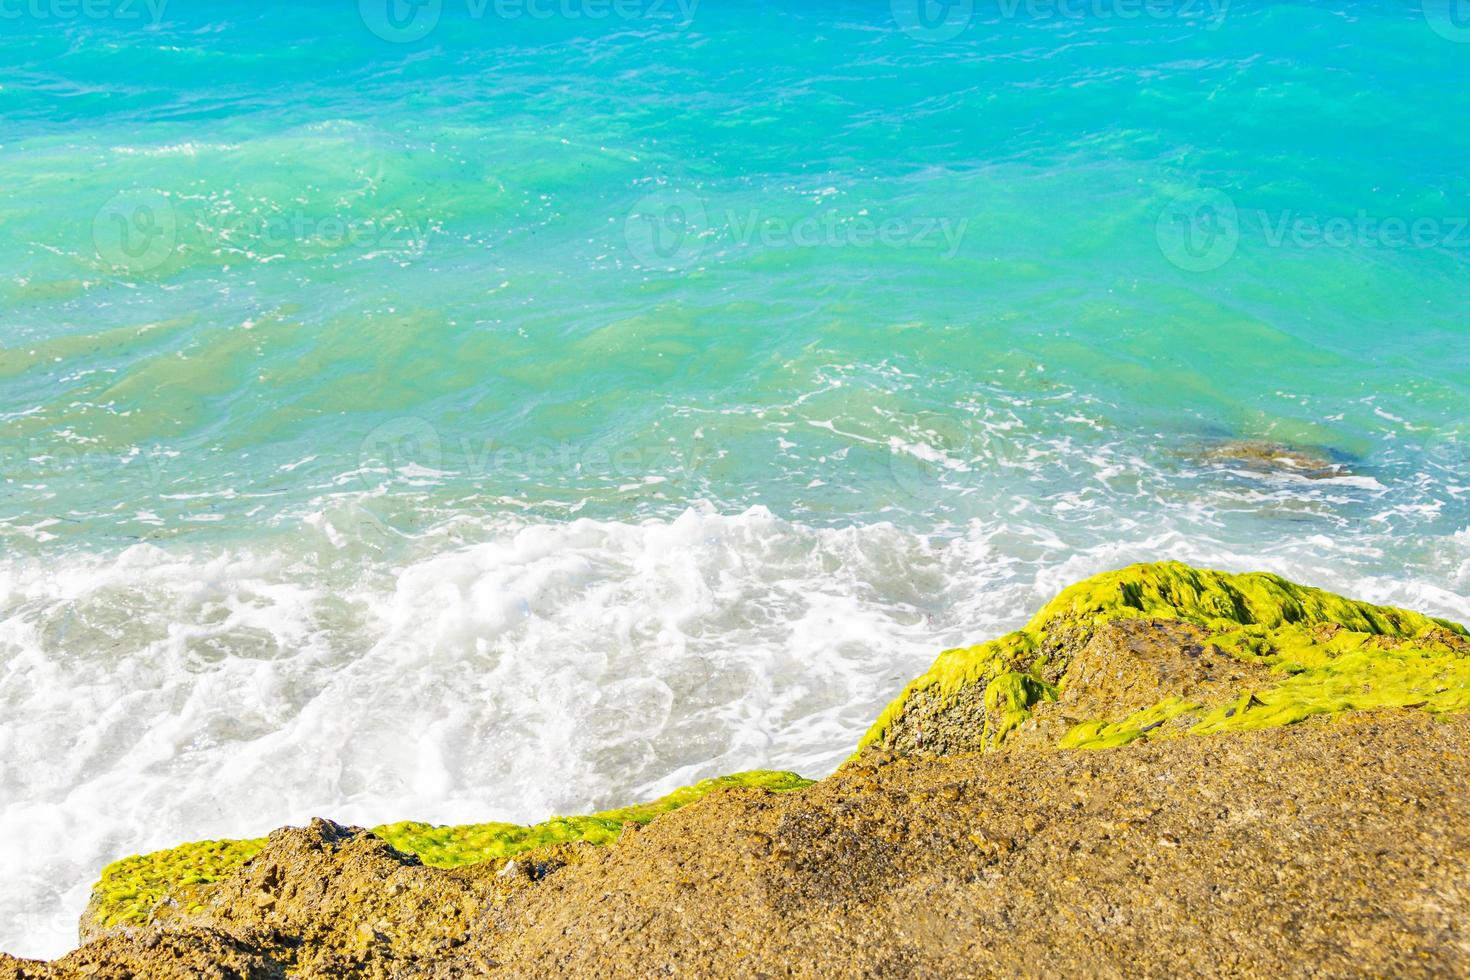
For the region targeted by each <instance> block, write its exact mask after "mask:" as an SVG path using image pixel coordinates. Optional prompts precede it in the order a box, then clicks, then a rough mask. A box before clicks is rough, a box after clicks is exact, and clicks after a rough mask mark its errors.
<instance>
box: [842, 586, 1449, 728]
mask: <svg viewBox="0 0 1470 980" xmlns="http://www.w3.org/2000/svg"><path fill="white" fill-rule="evenodd" d="M1386 708H1398V709H1417V710H1425V711H1431V712H1440V713H1444V712H1452V711H1464V710H1466V709H1470V634H1467V632H1466V630H1465V628H1464V627H1463V626H1460V625H1458V624H1455V623H1452V622H1449V621H1448V620H1444V619H1437V618H1434V617H1431V616H1424V615H1421V614H1419V613H1414V612H1409V611H1407V610H1403V609H1395V608H1392V607H1389V606H1377V605H1373V604H1371V603H1366V602H1359V601H1355V600H1352V599H1345V598H1343V597H1342V596H1338V595H1334V594H1333V593H1330V592H1325V591H1323V590H1321V589H1313V588H1308V587H1306V586H1301V585H1297V584H1295V583H1292V582H1289V581H1287V580H1286V579H1283V578H1281V577H1279V576H1276V575H1268V574H1262V573H1251V574H1241V575H1235V574H1229V573H1226V572H1217V571H1204V570H1200V569H1195V568H1191V567H1189V566H1188V565H1183V564H1180V563H1178V562H1165V563H1159V564H1147V565H1134V566H1132V567H1129V568H1125V569H1122V570H1120V571H1116V572H1108V573H1106V574H1103V575H1098V576H1096V577H1094V578H1091V579H1088V580H1086V581H1084V582H1081V583H1078V584H1077V585H1074V586H1072V587H1070V588H1068V589H1066V590H1065V591H1063V592H1062V593H1061V594H1060V595H1058V596H1057V597H1056V598H1055V599H1053V600H1052V601H1051V602H1050V603H1048V604H1047V605H1046V606H1045V607H1044V608H1043V609H1042V610H1041V611H1040V612H1039V613H1037V614H1036V616H1035V617H1034V618H1033V619H1032V620H1031V621H1030V622H1029V623H1027V624H1026V626H1025V627H1023V628H1022V629H1020V630H1017V631H1016V632H1014V633H1010V634H1007V635H1006V636H1003V637H1000V638H999V639H996V640H992V641H990V642H988V643H982V644H980V645H978V646H973V647H964V648H960V649H955V650H948V651H945V652H944V653H942V654H941V655H940V656H939V659H938V660H936V661H935V663H934V665H933V666H932V667H931V668H930V669H929V670H928V671H927V672H926V673H924V674H923V675H922V676H920V677H918V678H916V679H915V680H914V681H913V682H912V683H910V684H909V685H908V687H907V688H905V689H904V691H903V693H902V694H900V695H899V697H898V698H897V699H896V700H895V701H893V703H892V704H890V705H889V706H888V707H887V708H886V709H885V710H884V712H883V713H882V715H881V716H880V717H879V718H878V720H877V722H875V723H874V725H873V726H872V728H871V729H869V731H868V733H867V734H866V735H865V736H864V737H863V739H862V742H861V743H860V746H859V748H860V750H861V749H863V748H867V747H869V746H876V747H882V748H886V749H890V750H894V751H899V752H928V753H941V754H942V753H947V752H962V751H986V750H995V749H999V748H1040V747H1060V748H1103V747H1116V746H1120V745H1125V744H1127V743H1128V742H1131V741H1134V740H1136V739H1140V738H1166V737H1172V736H1178V735H1184V734H1196V735H1204V734H1212V733H1216V732H1226V731H1245V730H1251V729H1258V728H1270V727H1274V726H1278V725H1286V724H1291V723H1293V722H1297V721H1302V720H1304V719H1307V718H1313V717H1334V716H1337V715H1341V714H1343V713H1346V712H1350V711H1364V710H1375V709H1386Z"/></svg>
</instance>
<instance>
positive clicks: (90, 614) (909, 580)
mask: <svg viewBox="0 0 1470 980" xmlns="http://www.w3.org/2000/svg"><path fill="white" fill-rule="evenodd" d="M359 503H360V502H358V501H353V500H350V499H344V500H337V501H332V502H331V503H330V504H329V505H328V506H327V507H326V508H325V509H323V510H322V511H319V512H318V513H316V514H314V515H313V516H312V519H311V520H309V521H307V522H304V523H303V524H301V525H300V526H299V527H298V528H296V530H295V533H293V534H292V535H291V536H290V537H289V538H282V539H264V540H261V541H257V543H256V545H257V546H256V550H248V551H247V550H230V551H223V552H217V553H205V552H201V551H184V550H180V549H178V548H175V549H173V550H164V549H161V548H158V547H154V546H151V545H138V546H135V547H133V548H131V549H129V550H127V551H125V552H123V553H121V554H119V555H116V556H112V557H102V556H97V555H93V556H84V555H77V556H74V557H72V558H69V559H66V560H61V561H51V562H48V563H45V564H41V563H36V562H27V561H17V560H13V561H9V562H6V563H3V564H0V609H3V610H4V619H3V621H0V656H3V670H0V863H3V866H4V867H5V868H6V869H7V873H8V874H9V875H10V876H11V883H10V884H9V885H8V887H7V888H5V889H4V890H3V892H0V948H3V949H6V950H7V951H10V952H14V953H20V954H29V955H38V956H51V955H56V954H58V953H60V952H62V951H64V950H66V949H67V948H69V947H70V946H71V945H72V944H73V943H74V937H75V923H76V919H77V916H78V914H79V913H80V911H81V909H82V907H83V905H84V904H85V901H86V898H87V891H88V886H89V884H90V883H91V882H92V881H93V880H95V878H96V875H97V872H98V870H99V869H100V868H101V867H102V865H103V864H105V863H106V862H107V861H109V860H112V859H113V858H116V857H119V856H122V855H125V854H130V853H134V852H139V851H146V850H150V849H155V848H160V847H166V846H169V845H171V844H174V843H178V842H180V841H184V840H190V839H201V838H213V837H237V836H254V835H258V834H260V833H262V832H264V831H266V830H269V829H271V828H273V827H275V826H278V825H281V824H284V823H300V822H302V821H304V820H306V819H308V818H310V817H311V816H314V815H328V816H331V817H334V818H336V819H339V820H346V821H352V822H357V823H361V824H368V825H371V824H375V823H379V822H386V821H391V820H397V819H406V818H415V819H425V820H430V821H436V822H462V821H479V820H490V819H512V820H520V821H530V820H537V819H541V818H544V817H546V816H548V815H550V814H552V813H566V812H577V811H584V810H587V809H588V808H592V807H599V806H604V805H612V804H616V803H619V802H627V801H631V800H634V799H638V798H644V797H650V796H653V795H655V794H658V793H660V792H662V791H665V790H668V789H670V788H673V787H675V786H677V785H681V784H684V783H687V782H690V781H693V780H695V779H698V778H702V777H706V776H712V775H717V774H720V773H725V772H731V771H735V770H739V769H746V768H754V767H773V768H791V769H796V770H799V771H801V772H804V773H807V774H810V775H822V774H825V773H826V772H828V771H830V770H831V769H832V768H833V767H834V766H835V765H836V764H837V763H838V762H839V761H840V759H841V758H842V757H843V756H844V755H845V754H846V753H847V752H849V751H850V750H851V748H852V746H853V744H854V743H855V742H856V740H857V738H858V737H859V735H860V734H861V733H862V731H863V730H864V729H865V728H866V726H867V725H868V723H869V722H870V721H871V720H872V718H873V717H874V716H875V715H876V713H877V712H878V710H879V709H880V708H881V706H882V705H883V704H884V703H885V702H886V701H887V700H888V699H889V698H890V697H891V696H892V695H893V694H894V693H895V692H896V691H897V690H898V689H899V688H900V687H901V686H902V684H903V683H904V682H905V680H906V679H908V678H909V677H911V676H912V675H914V674H915V673H917V672H919V671H920V670H922V669H923V668H924V667H925V666H926V665H927V664H928V663H929V662H930V661H931V660H932V658H933V656H934V654H935V653H936V652H937V651H938V650H940V649H942V648H945V647H948V646H953V645H957V644H959V643H962V642H973V641H976V640H979V639H983V638H986V637H990V636H993V635H996V634H998V633H1000V632H1002V631H1003V630H1005V629H1009V628H1012V627H1014V626H1016V625H1019V624H1020V623H1021V622H1023V621H1024V620H1025V619H1026V618H1027V617H1028V616H1029V615H1030V613H1031V612H1032V611H1034V609H1035V608H1036V607H1037V606H1038V605H1039V604H1040V603H1042V602H1043V601H1045V599H1046V598H1048V597H1049V596H1050V595H1052V594H1053V593H1055V592H1056V591H1057V590H1058V589H1060V588H1062V587H1064V586H1065V585H1067V584H1068V583H1070V582H1072V581H1075V580H1077V579H1080V578H1083V577H1085V576H1087V575H1089V574H1092V573H1094V572H1097V571H1099V570H1102V569H1105V568H1111V567H1116V566H1119V565H1124V564H1127V563H1129V562H1132V561H1138V560H1145V559H1153V558H1158V557H1163V556H1172V557H1179V558H1184V559H1188V560H1193V561H1196V562H1200V563H1204V564H1213V565H1219V566H1223V567H1229V568H1247V567H1264V568H1267V569H1271V570H1274V571H1279V572H1282V573H1284V574H1287V575H1291V576H1293V577H1296V578H1299V579H1303V580H1307V581H1313V582H1319V583H1321V584H1324V585H1328V586H1331V587H1334V588H1338V589H1341V590H1343V591H1348V592H1353V593H1356V594H1361V595H1363V596H1366V597H1368V598H1373V599H1379V600H1384V601H1392V602H1396V603H1399V604H1403V605H1409V606H1414V607H1417V608H1422V609H1426V610H1429V611H1432V612H1437V613H1441V614H1445V615H1450V616H1454V617H1458V618H1461V619H1470V601H1467V600H1466V599H1465V598H1463V592H1464V591H1465V589H1464V585H1465V582H1464V577H1465V574H1466V569H1467V568H1470V561H1467V560H1466V558H1467V554H1470V540H1467V539H1466V537H1465V535H1461V536H1459V537H1458V538H1454V539H1447V540H1448V541H1449V545H1447V547H1448V546H1451V545H1454V546H1456V547H1458V551H1457V553H1456V554H1454V555H1445V556H1443V559H1444V560H1443V563H1442V564H1443V565H1444V566H1445V567H1447V568H1449V569H1454V568H1459V574H1460V580H1459V581H1455V580H1453V576H1450V579H1449V580H1440V581H1437V582H1433V583H1431V582H1420V581H1416V580H1413V579H1408V580H1399V579H1393V578H1390V577H1387V576H1381V575H1375V574H1362V575H1357V576H1354V574H1353V573H1352V572H1351V568H1352V567H1353V566H1352V563H1351V560H1350V559H1347V558H1345V557H1344V554H1343V552H1342V551H1341V550H1340V549H1337V548H1335V547H1334V544H1333V540H1332V539H1330V538H1326V537H1319V538H1316V539H1313V538H1305V539H1303V540H1301V541H1299V542H1296V543H1295V544H1293V545H1291V546H1287V545H1285V544H1283V545H1282V546H1281V548H1280V550H1279V551H1275V552H1273V551H1268V552H1266V553H1264V554H1261V553H1256V554H1245V553H1239V552H1236V551H1233V550H1231V549H1230V548H1228V547H1225V546H1222V545H1211V544H1210V543H1209V542H1208V541H1207V540H1205V539H1203V538H1202V537H1201V536H1200V535H1198V534H1196V533H1184V532H1181V531H1178V530H1169V529H1160V530H1157V531H1156V532H1153V533H1152V534H1150V535H1144V536H1140V537H1136V538H1134V539H1133V540H1116V541H1111V542H1108V543H1105V544H1096V545H1094V546H1093V547H1091V548H1085V549H1079V548H1076V547H1073V543H1072V542H1069V541H1066V540H1063V538H1061V537H1059V536H1058V533H1057V532H1056V531H1054V530H1049V529H1046V528H1041V527H1036V528H1028V527H1027V526H1025V525H1024V524H1019V523H1016V522H1014V521H1013V522H1010V523H1005V522H1000V521H997V522H994V523H986V522H975V523H973V524H971V525H970V526H969V527H968V528H967V529H964V530H962V531H958V532H956V533H954V534H952V535H950V536H948V537H945V538H943V539H940V538H934V537H930V536H926V535H919V534H914V533H911V532H908V531H904V530H901V529H899V528H896V527H894V526H892V525H888V524H881V523H875V524H861V525H855V526H851V527H846V528H825V529H819V528H813V527H809V526H804V525H801V524H796V523H791V522H788V521H784V520H780V519H778V518H776V517H774V516H773V515H772V514H770V513H769V512H768V511H766V510H764V509H761V508H755V509H751V510H747V511H745V512H744V513H740V514H720V513H717V512H715V511H714V510H713V509H712V508H710V507H701V508H696V509H692V510H690V511H688V512H686V513H684V514H683V515H682V516H679V517H677V518H676V519H673V520H665V521H647V522H644V523H636V524H634V523H618V522H599V521H592V520H577V521H572V522H569V523H564V524H536V523H530V522H525V521H516V520H510V519H506V518H495V519H489V518H486V519H482V520H481V521H480V522H478V523H476V522H474V521H471V520H469V519H467V518H465V517H464V516H463V515H461V516H459V517H458V518H456V519H455V520H453V521H451V522H446V523H445V524H444V525H442V526H440V527H436V528H435V529H434V530H432V531H428V532H423V533H421V534H420V535H418V536H416V537H410V538H400V539H397V540H396V541H389V540H387V539H386V538H384V539H374V538H372V537H371V534H373V533H376V532H375V531H373V528H374V525H373V524H372V523H371V522H357V523H354V521H355V520H356V515H355V514H354V513H353V510H354V508H356V507H357V506H359ZM364 528H367V529H368V530H367V531H366V532H365V531H364V530H363V529H364ZM271 540H274V542H275V543H273V544H272V543H271ZM1456 543H1457V544H1456ZM395 548H396V549H397V550H396V551H395ZM399 552H401V553H399ZM1064 556H1069V557H1064ZM1344 568H1347V569H1348V570H1349V571H1348V572H1347V573H1346V574H1345V573H1344ZM1455 589H1459V590H1460V594H1457V593H1456V592H1455V591H1453V590H1455Z"/></svg>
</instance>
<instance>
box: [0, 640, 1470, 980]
mask: <svg viewBox="0 0 1470 980" xmlns="http://www.w3.org/2000/svg"><path fill="white" fill-rule="evenodd" d="M1147 663H1148V661H1147V657H1146V656H1145V657H1144V658H1143V666H1141V667H1139V666H1135V667H1132V668H1126V669H1125V671H1124V673H1122V674H1120V675H1119V676H1118V678H1116V680H1117V682H1118V684H1119V686H1120V689H1121V690H1125V691H1133V690H1134V689H1135V688H1139V696H1143V689H1146V688H1147V687H1148V684H1149V680H1148V678H1149V674H1148V669H1150V668H1148V667H1147ZM1171 669H1172V668H1171ZM1130 671H1131V673H1130ZM1169 682H1170V683H1173V680H1172V679H1169ZM1140 685H1141V687H1140ZM1130 696H1131V695H1130ZM1467 749H1470V718H1467V717H1457V718H1453V719H1451V720H1447V721H1438V720H1435V719H1434V718H1432V717H1429V716H1427V715H1424V714H1417V713H1416V714H1389V713H1383V714H1377V715H1369V716H1360V717H1358V718H1350V719H1347V720H1344V721H1339V722H1335V723H1305V724H1301V725H1297V726H1293V727H1290V728H1282V729H1273V730H1268V731H1261V732H1252V733H1245V734H1233V735H1221V736H1215V737H1209V738H1188V739H1174V740H1165V741H1157V742H1147V743H1143V742H1140V743H1137V744H1135V745H1131V746H1128V747H1126V748H1124V749H1116V750H1107V751H1070V752H1058V751H1037V752H1025V753H1021V752H1003V753H992V754H988V755H960V756H949V757H941V758H936V757H927V756H908V757H897V756H893V755H891V754H887V753H879V752H871V753H869V754H868V755H866V756H864V757H863V758H862V759H861V760H859V761H857V762H854V763H851V764H849V765H848V766H845V767H844V768H843V769H842V770H840V771H839V772H838V773H837V774H836V775H834V776H832V777H831V778H829V779H826V780H824V781H822V782H821V783H818V784H816V785H815V786H812V787H809V788H808V789H806V790H802V791H799V792H794V793H785V794H772V793H767V792H759V791H748V790H732V791H721V792H718V793H715V794H712V795H710V796H709V797H706V798H705V799H703V800H700V801H699V802H697V803H693V804H691V805H689V806H687V807H685V808H684V809H682V810H678V811H676V812H673V813H670V814H666V815H665V816H662V817H660V818H659V819H657V820H656V821H655V822H654V823H652V824H651V825H649V826H648V827H647V828H645V829H643V830H642V831H640V832H637V833H630V834H628V835H626V836H625V837H624V839H623V840H621V841H619V842H618V843H616V844H614V845H611V846H609V847H607V848H603V849H596V850H594V849H590V848H581V849H573V851H572V852H571V853H570V854H563V855H549V856H548V855H540V856H532V857H523V858H518V859H517V861H516V863H515V866H514V867H513V868H511V867H508V866H503V865H499V864H497V865H490V866H486V865H482V866H478V867H476V868H474V869H467V870H461V871H438V870H435V869H431V868H425V867H422V866H420V865H418V864H417V863H416V862H415V861H414V859H412V858H409V857H407V856H406V855H403V854H400V853H398V852H396V851H394V850H393V849H392V848H390V847H388V846H387V845H386V844H385V843H383V842H381V841H378V840H377V839H376V838H373V837H372V836H371V835H367V834H365V833H363V832H360V831H352V830H347V829H345V828H340V827H337V826H336V825H333V824H328V823H325V822H317V823H314V824H313V825H312V826H311V827H310V828H306V829H304V830H288V831H281V832H277V834H276V835H274V836H273V837H272V840H271V844H270V846H269V847H268V848H267V850H266V851H264V852H262V854H261V855H260V856H259V857H258V858H256V859H255V860H254V861H252V862H251V863H250V864H249V865H247V866H246V868H245V869H244V870H243V871H242V872H240V873H239V874H238V875H237V876H236V877H235V878H232V879H230V880H229V881H228V882H226V883H225V888H224V889H223V890H222V891H221V892H220V893H219V894H218V895H215V896H213V897H212V898H211V899H210V901H209V903H208V905H207V907H204V908H202V909H201V910H198V911H194V910H180V915H179V916H178V918H177V919H176V920H175V921H174V922H173V923H172V924H171V926H170V927H171V928H175V929H185V930H188V931H163V930H160V929H159V928H157V927H155V928H152V929H150V930H148V931H146V932H143V933H140V934H134V935H114V936H110V937H107V938H105V939H102V940H99V941H97V942H94V943H91V944H89V945H88V946H86V947H84V948H83V949H82V950H80V951H78V952H76V953H73V954H72V955H71V956H69V957H66V958H65V959H63V960H60V961H57V962H56V963H54V964H50V965H45V964H30V963H21V962H19V961H14V960H9V961H7V960H4V959H3V958H0V980H18V978H25V980H40V978H46V980H53V978H67V980H70V978H73V977H98V978H111V977H117V978H123V977H139V978H152V977H186V976H187V977H196V976H197V977H242V978H244V977H249V978H255V977H276V976H300V977H307V978H322V980H325V978H327V977H333V978H337V977H383V978H389V977H430V978H450V977H476V976H506V977H542V976H545V977H551V976H557V977H561V976H586V977H648V976H670V975H681V974H682V975H689V976H750V977H757V976H895V977H897V976H903V977H908V976H921V977H990V976H1005V977H1012V976H1058V975H1062V976H1101V977H1107V976H1117V977H1122V976H1129V977H1134V976H1227V975H1228V976H1261V977H1264V976H1272V977H1276V976H1281V975H1299V974H1306V973H1311V974H1313V975H1317V976H1329V977H1339V976H1340V977H1348V976H1364V975H1371V976H1419V977H1426V976H1445V977H1450V976H1466V975H1470V931H1467V923H1470V870H1467V869H1470V791H1467V787H1470V751H1467ZM564 861H567V862H569V863H565V864H563V862H564ZM538 862H539V863H538ZM89 971H90V972H89Z"/></svg>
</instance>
